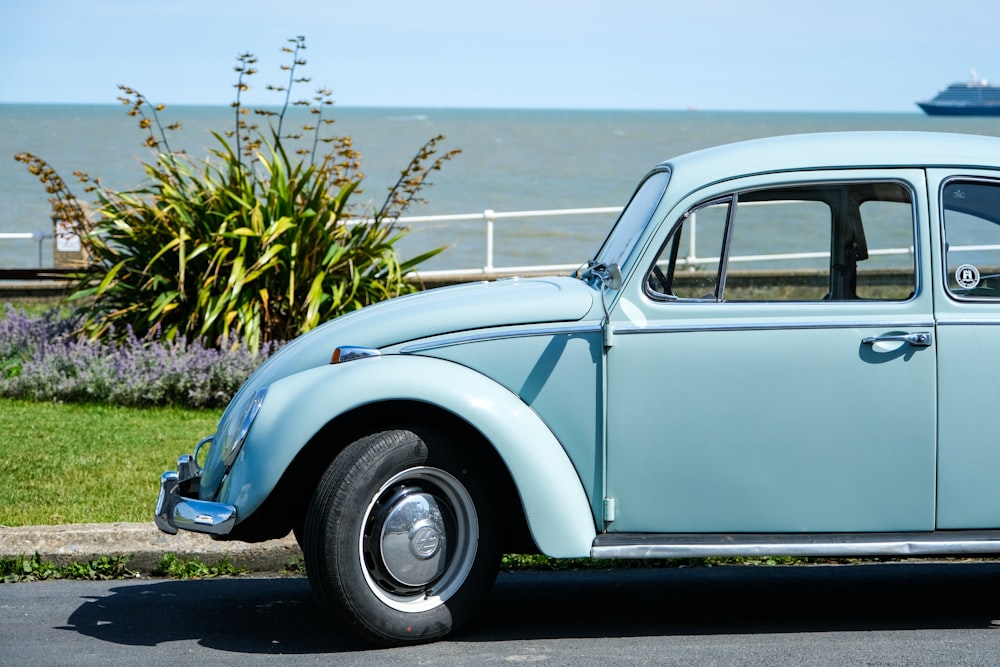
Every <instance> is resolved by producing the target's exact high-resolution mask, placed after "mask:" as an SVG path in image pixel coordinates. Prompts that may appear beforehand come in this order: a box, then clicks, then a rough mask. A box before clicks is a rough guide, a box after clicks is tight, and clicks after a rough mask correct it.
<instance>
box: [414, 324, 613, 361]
mask: <svg viewBox="0 0 1000 667" xmlns="http://www.w3.org/2000/svg"><path fill="white" fill-rule="evenodd" d="M581 333H601V325H600V323H597V322H590V323H587V324H573V325H565V326H552V327H543V328H540V329H539V328H531V329H528V328H524V329H513V330H512V329H504V330H503V331H480V332H476V333H463V334H461V335H457V336H454V337H446V338H441V339H438V340H431V341H424V342H420V343H412V344H410V345H404V346H403V347H402V348H400V350H399V352H400V354H416V353H419V352H424V351H426V350H434V349H437V348H440V347H450V346H452V345H463V344H465V343H480V342H483V341H491V340H504V339H506V338H527V337H529V336H559V335H562V334H581Z"/></svg>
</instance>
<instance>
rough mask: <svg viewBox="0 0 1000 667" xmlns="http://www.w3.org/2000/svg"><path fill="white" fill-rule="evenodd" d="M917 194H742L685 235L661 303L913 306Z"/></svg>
mask: <svg viewBox="0 0 1000 667" xmlns="http://www.w3.org/2000/svg"><path fill="white" fill-rule="evenodd" d="M913 235H914V214H913V205H912V196H911V193H910V191H909V190H908V189H907V188H906V187H905V186H903V185H902V184H899V183H891V182H890V183H821V184H815V185H809V186H791V187H781V188H768V189H758V190H751V191H746V192H740V193H734V194H732V195H729V196H727V197H724V198H720V199H716V200H713V201H711V202H707V203H705V204H701V205H699V206H697V207H695V208H693V209H692V210H691V211H689V212H688V213H687V214H685V215H684V216H683V217H682V219H681V221H679V222H678V224H677V225H676V226H675V228H674V229H673V231H672V232H671V234H670V236H669V238H668V239H667V242H666V243H665V244H664V246H663V248H662V249H661V252H660V254H659V256H658V258H657V261H656V263H655V264H654V266H653V267H652V269H651V270H650V272H649V275H648V278H647V293H648V294H650V295H651V296H652V297H653V298H661V299H665V300H671V299H700V300H703V301H729V302H739V301H846V300H863V299H875V300H905V299H908V298H909V297H910V296H912V295H913V293H914V291H915V290H916V272H915V270H914V266H915V264H914V256H913V247H914V244H913V239H914V236H913Z"/></svg>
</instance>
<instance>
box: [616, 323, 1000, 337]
mask: <svg viewBox="0 0 1000 667" xmlns="http://www.w3.org/2000/svg"><path fill="white" fill-rule="evenodd" d="M998 324H1000V322H998ZM933 326H934V322H933V321H930V320H921V321H913V320H896V321H891V320H889V321H879V322H876V321H864V320H860V321H850V322H847V321H842V320H834V321H832V322H747V323H736V322H732V323H725V324H670V325H656V326H645V325H643V326H638V325H633V326H628V325H615V335H618V334H624V335H628V334H649V333H688V332H694V331H774V330H776V329H787V330H790V331H791V330H801V329H915V328H930V327H933Z"/></svg>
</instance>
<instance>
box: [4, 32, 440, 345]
mask: <svg viewBox="0 0 1000 667" xmlns="http://www.w3.org/2000/svg"><path fill="white" fill-rule="evenodd" d="M289 41H290V43H291V44H292V46H290V47H286V48H284V49H283V51H285V52H286V53H287V54H289V55H290V58H291V64H289V65H286V66H283V67H282V69H283V70H284V71H286V72H287V76H288V79H287V84H286V85H284V86H269V89H271V90H273V91H276V92H278V93H281V94H283V96H284V103H283V105H282V106H281V108H280V111H279V112H274V111H268V110H266V109H263V110H260V109H259V110H256V114H257V115H259V116H262V117H263V118H264V125H263V127H261V126H258V125H256V124H253V123H251V122H250V121H249V120H248V118H249V116H250V113H249V109H248V108H247V107H246V106H245V105H244V103H243V101H242V95H243V93H244V92H245V91H246V90H248V88H249V85H248V81H249V79H250V78H251V77H252V76H253V75H254V74H256V69H255V64H256V62H257V60H256V58H255V57H254V56H253V55H252V54H249V53H245V54H241V55H239V56H238V62H239V64H238V66H237V67H236V68H235V69H236V72H237V74H238V76H237V82H236V84H235V85H234V87H235V88H236V100H235V102H234V103H233V105H232V107H233V111H234V128H233V129H232V130H231V131H229V132H226V133H213V136H214V137H215V140H216V142H217V146H216V148H214V149H212V150H211V151H210V156H209V158H208V159H207V160H195V159H193V158H192V157H191V156H190V155H188V154H187V153H184V152H178V151H173V150H172V149H171V147H170V145H169V143H168V133H169V132H170V131H171V130H172V129H176V128H177V127H178V126H177V125H166V126H165V125H163V124H162V123H161V121H160V115H161V112H162V111H163V106H162V105H158V106H157V105H153V104H151V103H150V102H149V101H148V100H147V99H146V98H145V97H144V96H143V95H142V94H141V93H139V92H138V91H136V90H134V89H132V88H128V87H124V86H123V87H121V91H122V97H120V98H119V99H120V100H121V101H122V103H123V104H125V105H126V106H127V107H128V113H129V114H130V115H131V116H134V117H136V118H137V119H138V123H139V127H140V129H141V130H142V131H143V132H144V133H145V144H146V146H148V147H149V148H151V149H153V150H154V151H155V154H156V158H155V160H154V161H152V162H150V163H144V164H143V168H144V171H145V174H146V177H147V183H145V184H143V185H142V186H141V187H137V188H135V189H132V190H125V191H115V190H111V189H108V188H105V187H103V186H102V185H101V182H100V180H99V179H95V180H93V181H91V180H90V178H89V176H88V175H87V174H83V173H76V176H77V178H78V179H79V180H80V181H81V182H82V183H84V185H85V188H86V190H87V191H88V192H92V193H94V194H95V196H96V198H97V201H96V210H95V211H94V214H93V216H91V217H88V216H87V215H86V214H85V209H84V207H83V206H82V205H81V204H80V203H79V201H78V200H77V199H76V198H75V197H74V196H73V194H72V193H71V192H70V191H69V188H68V187H67V186H66V184H65V183H64V182H63V181H62V179H60V178H59V177H58V174H56V173H55V171H54V170H52V169H51V168H50V167H49V166H48V165H47V164H46V163H45V162H44V160H42V159H41V158H38V157H37V156H35V155H32V154H30V153H21V154H19V155H18V156H16V159H18V160H20V161H22V162H25V163H26V164H27V165H28V168H29V170H30V171H31V172H32V173H35V174H36V175H37V176H38V177H39V179H40V180H42V182H43V183H44V184H45V185H46V188H47V189H48V191H49V193H50V195H51V197H52V198H51V201H52V203H53V207H54V212H55V214H57V215H58V216H60V218H61V219H64V220H69V221H70V222H72V223H73V224H75V225H76V226H77V227H78V229H80V230H82V234H81V237H82V242H83V246H84V249H85V251H86V253H87V255H88V257H89V258H90V262H89V264H88V265H87V267H86V268H85V269H83V270H81V271H80V273H79V274H78V275H77V281H78V282H77V287H76V290H75V291H74V293H73V295H72V297H71V299H72V301H73V302H74V303H76V304H78V306H79V308H80V310H81V312H82V315H83V317H82V319H81V321H82V326H81V333H83V334H84V335H86V336H88V337H90V338H93V339H102V340H109V339H110V340H126V339H128V338H130V337H134V336H138V337H139V338H141V339H149V340H152V339H154V338H157V337H162V338H166V339H167V340H175V339H184V340H187V341H196V340H200V341H206V340H207V341H212V342H214V343H215V344H223V342H224V341H233V340H237V341H238V340H241V339H242V340H245V341H246V343H247V345H249V347H250V348H251V349H254V350H256V349H258V348H259V347H260V346H261V345H262V344H264V343H268V342H272V341H284V340H289V339H291V338H293V337H295V336H296V335H298V334H300V333H303V332H305V331H308V330H309V329H312V328H313V327H315V326H316V325H317V324H319V323H320V322H322V321H324V320H328V319H331V318H333V317H336V316H337V315H340V314H342V313H345V312H348V311H351V310H355V309H357V308H361V307H363V306H366V305H369V304H371V303H374V302H376V301H380V300H383V299H387V298H390V297H394V296H397V295H400V294H403V293H406V292H410V291H413V290H414V289H416V288H415V286H413V285H412V283H411V282H409V281H407V280H405V276H406V274H407V273H409V272H410V271H412V269H413V268H414V267H416V266H417V265H418V264H420V263H422V262H424V261H426V260H427V259H429V258H430V257H432V256H433V255H435V254H437V253H438V252H440V250H441V249H435V250H431V251H429V252H426V253H424V254H421V255H419V256H417V257H414V258H412V259H409V260H406V261H403V260H401V259H400V258H399V257H398V255H397V254H396V252H395V249H394V247H395V244H396V242H397V241H399V239H400V238H401V237H402V236H403V235H405V234H406V232H407V230H406V229H405V228H403V227H400V226H398V225H397V223H396V219H397V218H398V217H399V216H400V215H401V214H402V213H403V212H404V211H405V210H406V209H407V207H408V206H410V204H412V203H413V202H415V201H423V200H422V199H421V198H420V193H421V190H422V189H423V188H425V187H426V186H428V185H430V182H429V180H428V178H427V177H428V175H429V174H430V173H431V172H432V171H436V170H439V169H440V168H441V166H442V164H443V162H445V161H447V160H450V159H451V158H452V157H453V156H454V155H455V154H457V153H458V152H459V151H457V150H452V151H448V152H445V153H443V154H439V153H438V144H439V142H440V141H441V140H442V139H443V137H442V136H436V137H433V138H431V139H430V140H429V141H428V142H427V143H426V144H425V145H424V146H422V147H421V148H420V149H419V150H418V151H417V153H416V154H415V156H414V157H413V159H412V160H411V162H410V163H409V164H408V165H407V166H406V167H405V168H404V169H403V170H402V172H401V176H400V178H399V180H398V181H397V182H396V183H395V184H394V185H392V186H391V187H389V188H388V191H389V193H388V195H387V197H386V199H385V201H384V202H383V203H382V205H381V206H380V207H378V208H372V209H371V210H367V211H366V210H363V209H361V210H359V209H358V208H357V207H352V206H351V201H352V197H355V196H356V195H357V194H359V193H360V192H361V190H360V185H361V182H362V179H363V175H362V174H361V172H360V154H359V153H358V152H357V151H356V150H355V149H354V148H353V145H352V142H351V138H350V137H336V136H328V135H327V133H326V130H327V129H328V128H329V126H330V124H331V123H332V122H333V121H332V119H328V118H324V116H323V114H324V112H325V111H326V110H327V109H328V108H329V106H330V105H331V104H332V101H331V100H330V92H329V91H328V90H326V89H320V90H318V91H317V93H316V95H315V96H314V97H313V98H312V99H311V100H305V101H292V97H291V90H292V87H293V86H294V85H296V84H300V83H303V82H307V81H308V79H306V78H300V77H298V76H297V73H298V70H299V69H300V68H301V67H302V66H304V65H305V62H306V61H305V60H304V59H303V58H302V57H301V55H302V51H303V50H304V49H305V40H304V38H302V37H297V38H295V39H292V40H289ZM292 106H304V107H308V109H309V111H310V115H311V116H312V119H311V122H309V123H308V124H305V125H303V126H302V127H301V131H298V132H297V133H291V132H286V130H285V127H286V123H287V121H288V120H289V118H288V115H287V114H288V111H289V109H290V107H292ZM362 217H364V218H367V220H362V219H361V218H362Z"/></svg>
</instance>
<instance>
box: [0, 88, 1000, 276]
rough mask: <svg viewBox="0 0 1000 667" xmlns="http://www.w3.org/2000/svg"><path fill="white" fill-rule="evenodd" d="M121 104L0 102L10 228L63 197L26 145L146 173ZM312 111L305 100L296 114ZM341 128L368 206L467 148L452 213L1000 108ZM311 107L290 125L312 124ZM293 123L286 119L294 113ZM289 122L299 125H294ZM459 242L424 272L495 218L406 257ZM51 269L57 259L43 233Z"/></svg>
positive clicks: (600, 231) (617, 187)
mask: <svg viewBox="0 0 1000 667" xmlns="http://www.w3.org/2000/svg"><path fill="white" fill-rule="evenodd" d="M126 111H127V107H125V106H123V105H121V104H107V105H79V104H65V105H61V104H0V147H2V149H3V150H2V151H0V202H2V204H3V208H2V210H3V214H2V215H0V232H35V233H51V231H52V223H51V221H50V211H51V207H50V205H49V202H48V195H47V194H46V193H45V191H44V188H43V186H42V184H41V183H39V182H38V180H37V179H36V178H35V177H34V176H32V175H31V174H29V173H28V171H27V169H26V167H25V165H23V164H21V163H19V162H16V161H15V160H14V155H16V154H17V153H19V152H22V151H25V152H30V153H33V154H35V155H37V156H39V157H41V158H43V159H44V160H46V162H48V163H49V165H50V166H52V167H53V168H55V169H56V171H58V172H59V174H60V175H61V176H62V177H63V179H64V180H65V181H66V182H67V183H68V184H69V186H70V189H71V190H72V191H73V192H74V193H75V194H76V195H77V196H78V197H79V198H80V199H81V200H83V201H90V199H91V198H90V197H89V196H88V195H86V193H84V192H83V189H82V186H79V185H78V184H77V182H76V179H75V178H74V177H73V173H74V172H76V171H82V172H86V173H87V174H89V175H90V176H91V177H99V178H100V179H101V181H102V183H103V184H104V185H105V187H108V188H111V189H114V190H128V189H132V188H135V187H138V186H139V185H140V184H141V183H142V182H143V178H144V174H143V168H142V164H143V163H144V162H147V163H148V162H152V161H153V160H154V156H153V154H152V153H151V152H150V150H149V149H147V148H145V147H144V146H143V141H144V140H145V136H146V135H145V134H144V133H143V131H142V130H140V129H139V128H138V127H137V121H136V119H135V118H133V117H129V116H127V115H126ZM297 111H298V112H299V113H300V114H304V111H303V110H297ZM324 113H325V114H329V116H330V117H332V118H334V119H335V120H336V123H335V124H334V125H333V131H334V132H335V133H336V134H338V135H341V136H350V137H352V139H353V144H354V147H355V148H356V149H357V150H359V151H360V152H361V155H362V157H361V164H362V172H363V173H364V174H365V179H364V182H363V189H364V192H363V193H362V194H361V195H360V196H355V198H354V199H353V201H354V203H355V204H359V205H361V204H364V205H365V206H366V207H367V208H369V209H370V208H372V207H374V206H377V205H378V204H380V203H381V201H382V200H383V199H384V197H385V195H386V193H387V190H388V187H389V186H391V185H392V183H394V182H395V180H396V179H397V178H398V176H399V173H400V171H401V170H402V169H403V168H404V167H405V166H406V164H407V163H408V162H409V160H410V158H411V157H412V156H413V155H414V154H415V153H416V152H417V150H418V149H419V148H420V147H421V146H422V145H423V144H424V143H425V142H426V141H427V140H428V139H430V138H431V137H433V136H436V135H438V134H443V135H445V137H446V139H445V140H444V141H443V142H442V143H441V144H440V146H439V148H440V150H441V151H442V152H444V151H447V150H451V149H454V148H457V149H460V150H461V151H462V152H461V154H460V155H458V156H457V157H455V158H454V159H453V160H452V161H450V162H447V163H446V164H445V165H444V166H443V168H442V169H441V171H438V172H434V174H433V177H432V181H433V183H434V185H432V186H431V187H429V188H427V189H426V190H424V192H423V197H424V198H425V199H426V200H427V203H426V204H418V205H415V206H413V207H412V208H411V209H410V210H409V211H408V214H409V215H449V214H459V213H481V212H483V211H484V210H487V209H491V210H494V211H498V212H500V211H504V212H509V211H531V210H547V209H562V208H590V207H608V206H621V205H624V204H625V203H626V202H627V200H628V198H629V196H630V195H631V193H632V190H633V189H634V188H635V186H636V184H637V183H638V181H639V179H640V178H641V177H642V176H643V175H644V174H645V172H646V171H648V170H649V169H650V168H651V167H653V166H654V165H655V164H657V163H659V162H661V161H663V160H666V159H669V158H670V157H673V156H675V155H679V154H681V153H686V152H689V151H692V150H697V149H700V148H705V147H708V146H713V145H718V144H724V143H729V142H732V141H740V140H744V139H752V138H758V137H764V136H773V135H780V134H798V133H802V132H830V131H841V130H934V131H945V132H967V133H973V134H987V135H995V136H1000V118H975V117H973V118H947V117H929V116H925V115H924V114H922V113H920V112H919V111H914V112H913V113H866V112H783V111H769V112H742V111H696V110H670V111H628V110H553V109H541V110H534V109H466V108H461V109H458V108H409V107H341V106H334V107H332V108H331V109H330V110H329V111H328V112H326V111H325V112H324ZM305 120H307V117H306V116H305V115H301V116H299V117H293V118H292V119H291V121H290V122H292V123H293V124H299V125H300V124H301V123H302V122H303V121H305ZM161 121H162V122H163V123H164V124H169V123H173V122H180V123H181V125H182V128H181V129H180V130H179V131H177V132H173V133H170V134H168V140H169V142H170V146H171V148H172V149H173V150H185V151H186V152H188V153H190V154H191V155H192V156H194V157H197V158H202V157H206V156H207V155H208V151H209V149H211V148H215V147H217V146H218V144H217V142H216V140H215V139H214V138H213V137H212V135H211V132H212V131H215V132H218V133H223V132H225V131H227V130H230V129H232V127H233V123H234V112H233V110H232V109H231V108H229V107H225V106H180V105H178V106H167V107H166V109H164V110H163V111H162V112H161ZM288 122H289V121H286V123H288ZM286 127H287V124H286ZM613 221H614V215H600V216H587V217H585V218H566V219H561V218H536V219H532V218H524V219H517V220H512V221H502V222H499V223H497V228H496V239H495V258H494V263H495V265H496V266H523V265H533V264H572V263H579V262H582V261H585V260H586V259H587V258H588V257H590V256H591V255H592V254H593V252H594V250H595V249H596V247H597V245H598V244H599V243H600V241H601V240H602V239H603V238H604V235H605V234H606V232H607V230H608V229H609V227H610V225H611V224H612V223H613ZM441 246H445V247H447V249H446V250H445V251H444V252H443V253H442V254H441V255H439V256H438V257H436V258H434V259H433V260H432V261H431V262H429V263H427V264H425V265H423V266H422V268H424V269H462V268H475V267H481V266H483V263H484V258H485V235H484V231H483V226H482V223H477V222H472V223H469V222H464V223H454V224H448V225H421V226H418V227H416V228H415V229H414V232H413V233H411V234H410V235H409V236H408V237H407V238H406V239H405V241H404V243H403V244H401V246H400V250H401V253H402V254H403V255H404V256H405V255H409V254H416V253H418V252H422V251H424V250H427V249H430V248H436V247H441ZM42 250H43V253H42V265H43V266H50V265H51V262H52V242H51V241H47V242H45V243H43V248H42ZM36 265H37V259H36V252H35V245H34V242H32V241H30V240H0V268H30V267H35V266H36Z"/></svg>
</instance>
